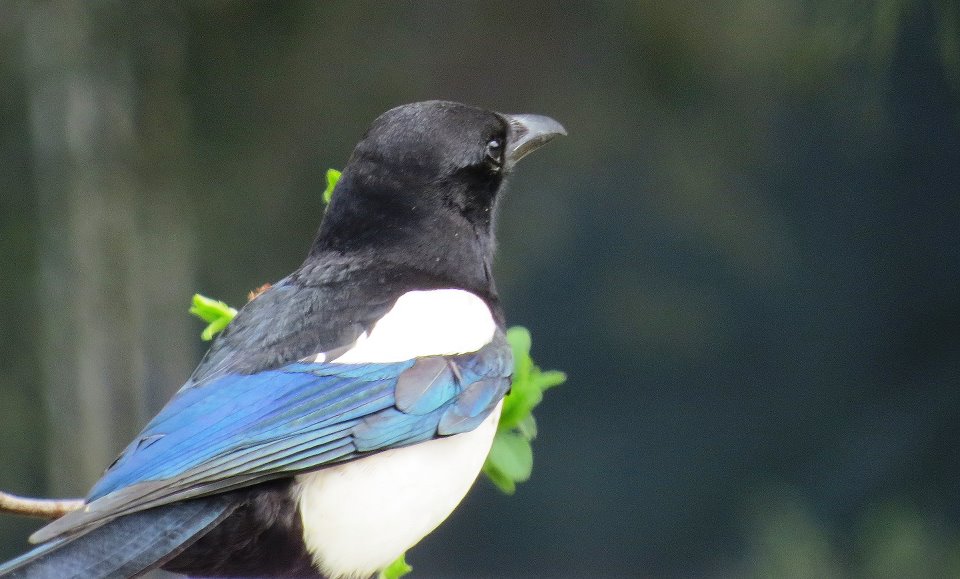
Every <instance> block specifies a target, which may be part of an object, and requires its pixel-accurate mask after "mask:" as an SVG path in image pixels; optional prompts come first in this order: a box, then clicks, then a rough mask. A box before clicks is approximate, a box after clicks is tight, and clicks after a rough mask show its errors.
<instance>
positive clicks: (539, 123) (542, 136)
mask: <svg viewBox="0 0 960 579" xmlns="http://www.w3.org/2000/svg"><path fill="white" fill-rule="evenodd" d="M504 117H506V120H507V122H508V123H509V125H510V141H511V142H510V149H509V150H510V156H511V157H512V159H511V161H512V163H511V164H513V163H516V162H517V161H519V160H520V159H522V158H523V157H525V156H527V155H528V154H530V153H532V152H533V151H535V150H537V149H539V148H540V147H542V146H543V145H545V144H546V143H548V142H549V141H551V140H553V139H554V138H556V137H560V136H566V135H567V129H566V128H564V126H563V125H561V124H560V123H559V122H557V121H556V120H555V119H552V118H550V117H547V116H544V115H504Z"/></svg>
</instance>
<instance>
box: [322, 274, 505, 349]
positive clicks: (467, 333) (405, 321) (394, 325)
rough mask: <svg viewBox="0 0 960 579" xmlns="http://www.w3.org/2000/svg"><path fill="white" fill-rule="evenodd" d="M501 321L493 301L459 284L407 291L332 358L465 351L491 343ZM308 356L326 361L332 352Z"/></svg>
mask: <svg viewBox="0 0 960 579" xmlns="http://www.w3.org/2000/svg"><path fill="white" fill-rule="evenodd" d="M496 329H497V324H496V322H494V320H493V315H492V314H491V312H490V308H488V307H487V304H486V303H485V302H484V301H483V300H482V299H480V298H479V297H477V296H476V295H474V294H472V293H470V292H468V291H465V290H459V289H440V290H424V291H412V292H407V293H405V294H403V295H402V296H400V298H399V299H398V300H397V303H396V304H394V306H393V308H391V309H390V311H389V312H387V313H386V315H384V316H383V317H382V318H380V319H379V320H378V321H377V323H376V324H375V325H374V326H373V328H372V329H371V331H370V332H369V333H368V332H364V333H363V334H361V335H360V337H359V338H358V339H357V341H356V342H355V343H354V344H353V346H351V347H350V349H348V350H347V351H346V352H344V353H343V354H340V355H339V356H336V357H333V359H331V360H330V362H335V363H340V364H358V363H364V362H384V363H386V362H402V361H404V360H410V359H412V358H417V357H420V356H435V355H442V354H464V353H467V352H476V351H477V350H479V349H480V348H482V347H484V346H485V345H487V344H488V343H489V342H490V340H491V338H493V334H494V332H496ZM305 361H309V362H325V361H327V354H325V353H322V354H318V355H316V356H311V357H310V358H307V359H306V360H305Z"/></svg>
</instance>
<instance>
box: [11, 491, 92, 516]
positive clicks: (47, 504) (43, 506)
mask: <svg viewBox="0 0 960 579" xmlns="http://www.w3.org/2000/svg"><path fill="white" fill-rule="evenodd" d="M81 507H83V500H81V499H32V498H28V497H18V496H17V495H11V494H10V493H5V492H3V491H0V513H8V514H11V515H20V516H23V517H37V518H39V519H59V518H60V517H62V516H63V515H65V514H67V513H69V512H70V511H75V510H77V509H79V508H81Z"/></svg>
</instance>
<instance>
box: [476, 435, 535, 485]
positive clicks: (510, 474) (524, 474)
mask: <svg viewBox="0 0 960 579" xmlns="http://www.w3.org/2000/svg"><path fill="white" fill-rule="evenodd" d="M532 471H533V448H531V447H530V442H529V440H527V438H526V437H525V436H523V435H522V434H519V433H516V432H509V431H507V432H505V431H499V432H497V435H496V436H495V437H494V439H493V445H492V446H491V447H490V454H489V455H488V456H487V461H486V463H484V465H483V472H484V473H486V474H487V476H489V477H490V480H492V481H493V483H494V484H496V485H497V486H498V487H500V490H502V491H503V492H505V493H507V494H513V492H514V491H515V490H516V483H518V482H524V481H527V480H529V479H530V474H531V472H532Z"/></svg>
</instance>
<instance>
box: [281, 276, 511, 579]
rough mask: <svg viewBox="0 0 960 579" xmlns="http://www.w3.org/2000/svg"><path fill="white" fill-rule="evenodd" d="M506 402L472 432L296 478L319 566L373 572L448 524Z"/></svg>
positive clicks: (351, 573)
mask: <svg viewBox="0 0 960 579" xmlns="http://www.w3.org/2000/svg"><path fill="white" fill-rule="evenodd" d="M408 295H409V294H408ZM502 404H503V403H502V402H501V403H499V404H497V407H496V408H495V409H494V411H493V412H492V413H491V414H490V416H489V417H488V418H487V419H486V420H484V422H483V423H482V424H481V425H480V426H479V427H477V428H476V429H475V430H472V431H470V432H466V433H463V434H457V435H455V436H450V437H447V438H438V439H436V440H431V441H428V442H423V443H420V444H415V445H412V446H407V447H404V448H397V449H393V450H387V451H384V452H380V453H377V454H375V455H373V456H370V457H367V458H363V459H360V460H356V461H353V462H348V463H345V464H341V465H337V466H332V467H329V468H325V469H322V470H319V471H316V472H312V473H309V474H303V475H299V476H297V477H296V487H295V488H296V492H297V493H298V495H299V499H298V500H299V508H300V517H301V519H302V521H303V538H304V542H305V544H306V546H307V550H308V551H309V552H310V553H311V555H312V556H313V558H314V561H315V562H316V564H317V565H318V566H319V567H320V568H321V570H322V571H323V572H324V573H326V574H328V575H330V576H331V577H333V578H345V577H350V578H355V577H368V576H370V575H372V574H373V573H376V572H378V571H380V570H381V569H383V568H384V567H386V566H387V565H389V564H390V563H392V562H393V561H394V559H396V558H397V557H399V556H400V554H401V553H403V552H405V551H406V550H407V549H409V548H410V547H412V546H414V545H415V544H417V543H418V542H419V541H420V539H422V538H423V537H424V536H426V535H427V534H428V533H429V532H430V531H432V530H433V529H435V528H436V527H437V525H439V524H440V523H441V522H443V520H444V519H446V518H447V517H448V516H449V515H450V513H451V512H453V509H454V508H456V506H457V505H458V504H459V503H460V501H461V500H463V497H464V496H465V495H466V494H467V491H468V490H470V487H471V485H473V481H474V480H475V479H476V477H477V474H479V472H480V468H481V467H482V466H483V463H484V461H485V460H486V458H487V454H488V453H489V452H490V445H491V443H492V442H493V435H494V434H495V433H496V430H497V422H498V421H499V419H500V408H501V406H502Z"/></svg>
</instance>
